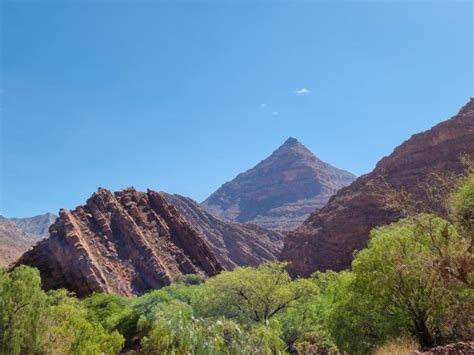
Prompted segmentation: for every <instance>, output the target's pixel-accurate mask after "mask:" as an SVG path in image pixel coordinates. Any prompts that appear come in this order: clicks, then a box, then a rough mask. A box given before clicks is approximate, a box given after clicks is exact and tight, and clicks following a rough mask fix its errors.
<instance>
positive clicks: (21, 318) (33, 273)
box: [0, 266, 47, 354]
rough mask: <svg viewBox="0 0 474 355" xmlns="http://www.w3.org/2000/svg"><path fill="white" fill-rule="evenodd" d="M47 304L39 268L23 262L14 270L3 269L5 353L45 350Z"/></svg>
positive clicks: (0, 319) (0, 315)
mask: <svg viewBox="0 0 474 355" xmlns="http://www.w3.org/2000/svg"><path fill="white" fill-rule="evenodd" d="M46 305H47V296H46V294H45V293H44V292H43V291H42V290H41V279H40V275H39V272H38V270H36V269H32V268H30V267H26V266H19V267H17V268H16V269H15V270H13V271H12V272H11V273H7V272H6V271H4V270H1V271H0V336H1V346H2V347H1V351H0V352H1V353H2V354H20V353H29V354H35V353H39V352H41V350H42V347H43V342H42V340H43V335H44V332H45V329H46V328H45V326H44V325H45V317H46V314H45V313H46V310H45V308H46Z"/></svg>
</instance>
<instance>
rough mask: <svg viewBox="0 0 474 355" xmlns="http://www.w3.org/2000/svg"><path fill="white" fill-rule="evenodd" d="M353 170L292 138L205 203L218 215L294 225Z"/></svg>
mask: <svg viewBox="0 0 474 355" xmlns="http://www.w3.org/2000/svg"><path fill="white" fill-rule="evenodd" d="M354 179H355V176H354V175H353V174H351V173H349V172H347V171H345V170H341V169H337V168H335V167H333V166H331V165H329V164H328V163H325V162H323V161H321V160H320V159H319V158H317V157H316V156H315V155H314V154H313V153H312V152H311V151H310V150H309V149H308V148H306V147H305V146H304V145H303V144H301V143H300V142H299V141H298V140H297V139H295V138H288V139H287V140H286V141H285V143H283V144H282V145H281V146H280V147H279V148H278V149H277V150H275V151H274V152H273V153H272V154H271V155H270V156H269V157H268V158H266V159H265V160H263V161H261V162H260V163H258V164H257V165H256V166H255V167H253V168H252V169H250V170H247V171H246V172H244V173H242V174H239V175H238V176H237V177H236V178H235V179H233V180H232V181H230V182H227V183H225V184H224V185H222V186H221V187H220V188H219V189H218V190H217V191H216V192H214V193H213V194H212V195H211V196H209V197H208V198H207V199H206V200H205V201H204V202H203V203H202V205H203V206H204V208H205V209H207V211H208V212H210V213H211V214H214V215H215V216H217V217H221V218H224V219H227V220H231V221H235V222H240V223H254V224H257V225H260V226H262V227H265V228H269V229H274V230H291V229H294V228H296V227H297V226H299V225H300V224H301V223H302V222H303V221H304V220H305V219H306V218H307V217H308V216H309V214H310V213H312V212H314V210H315V209H318V208H321V207H322V206H324V204H325V203H326V202H327V200H328V199H329V197H331V196H332V195H333V194H334V193H335V192H336V191H337V190H339V189H340V188H341V187H343V186H347V185H349V184H350V183H351V182H352V181H354Z"/></svg>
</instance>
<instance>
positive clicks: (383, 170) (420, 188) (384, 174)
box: [280, 99, 474, 276]
mask: <svg viewBox="0 0 474 355" xmlns="http://www.w3.org/2000/svg"><path fill="white" fill-rule="evenodd" d="M463 154H470V155H473V154H474V99H471V101H470V102H469V103H468V104H467V105H466V106H464V107H463V108H462V109H461V111H460V112H459V114H458V115H456V116H455V117H453V118H451V119H449V120H447V121H445V122H442V123H440V124H438V125H437V126H435V127H433V128H431V129H430V130H428V131H426V132H423V133H419V134H416V135H414V136H412V137H411V138H410V139H409V140H407V141H406V142H404V143H403V144H402V145H400V146H399V147H397V148H396V149H395V150H394V152H393V153H392V154H391V155H390V156H389V157H386V158H383V159H382V160H381V161H380V162H379V163H378V164H377V166H376V168H375V169H374V170H373V171H372V172H371V173H369V174H367V175H364V176H361V177H360V178H358V179H357V180H356V181H355V182H354V183H352V185H350V186H349V187H345V188H342V189H341V190H339V192H338V193H337V194H336V195H334V196H333V197H332V198H331V199H330V200H329V202H328V203H327V205H326V206H325V207H323V208H322V209H321V210H319V211H317V212H315V213H313V214H312V215H311V216H310V217H309V218H308V219H307V220H306V221H305V222H304V224H303V225H301V226H300V227H299V228H298V229H296V230H295V231H294V232H290V233H288V236H287V238H286V239H285V246H284V248H283V250H282V253H281V255H280V259H281V260H287V261H289V262H290V266H289V269H290V272H291V273H292V274H293V275H302V276H307V275H309V274H311V273H312V272H314V271H316V270H326V269H333V270H341V269H346V268H348V267H350V264H351V261H352V258H353V253H354V251H355V250H360V249H362V248H364V247H366V245H367V241H368V237H369V232H370V230H371V229H372V228H373V227H375V226H380V225H384V224H388V223H391V222H394V221H396V220H397V219H399V218H400V213H399V211H397V210H395V209H392V208H389V207H388V206H387V204H386V201H385V200H384V196H383V194H381V193H380V192H383V189H384V187H385V186H390V187H391V188H393V189H394V191H405V192H407V193H409V194H411V196H412V199H413V200H415V201H423V202H425V204H429V208H430V210H433V211H436V212H439V213H443V211H444V209H443V206H442V202H443V199H438V200H436V201H435V200H433V199H431V198H430V196H429V194H428V193H427V187H436V185H437V184H438V183H439V179H437V178H436V177H435V176H436V175H438V176H447V175H449V174H461V173H462V172H463V171H464V170H465V165H464V164H463V163H462V162H461V156H462V155H463ZM442 197H443V196H442ZM444 198H446V196H444Z"/></svg>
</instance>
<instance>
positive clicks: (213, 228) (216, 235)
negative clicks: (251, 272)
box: [165, 194, 284, 269]
mask: <svg viewBox="0 0 474 355" xmlns="http://www.w3.org/2000/svg"><path fill="white" fill-rule="evenodd" d="M165 196H166V199H167V200H168V201H169V202H170V203H171V204H173V206H175V207H176V209H178V210H179V212H180V213H181V214H182V215H183V216H185V217H186V219H187V220H188V221H189V222H190V223H191V224H192V225H193V227H194V228H196V229H197V230H198V231H199V232H201V233H202V235H203V236H204V237H205V238H206V241H207V242H208V244H209V246H210V247H211V249H212V250H213V252H214V254H215V255H216V257H217V259H218V260H219V262H220V263H221V264H222V265H223V266H224V267H225V268H226V269H233V268H234V267H236V266H255V265H258V264H260V263H262V262H265V261H273V260H275V259H276V258H277V256H278V255H279V254H280V251H281V248H282V247H283V238H284V235H283V234H282V233H279V232H275V231H270V230H266V229H264V228H261V227H259V226H257V225H252V224H239V223H233V222H229V221H224V220H221V219H219V218H216V217H214V216H212V215H211V214H209V213H208V212H206V211H205V210H204V209H203V207H202V206H200V205H199V204H198V203H197V202H195V201H193V200H192V199H190V198H187V197H184V196H180V195H169V194H165Z"/></svg>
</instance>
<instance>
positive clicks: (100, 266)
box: [15, 188, 222, 296]
mask: <svg viewBox="0 0 474 355" xmlns="http://www.w3.org/2000/svg"><path fill="white" fill-rule="evenodd" d="M49 231H50V237H49V238H48V239H45V240H43V241H41V242H39V243H38V244H36V245H35V246H34V247H32V248H31V249H30V250H29V251H27V252H26V253H25V254H24V255H22V256H21V258H20V259H19V260H18V261H17V262H16V263H15V266H17V265H20V264H25V265H30V266H34V267H37V268H38V269H39V270H40V273H41V276H42V282H43V287H44V288H45V289H55V288H60V287H64V288H67V289H69V290H71V291H74V292H76V293H77V295H79V296H86V295H88V294H91V293H92V292H107V293H115V294H120V295H139V294H143V293H144V292H146V291H148V290H149V289H153V288H160V287H163V286H166V285H168V284H170V283H171V282H172V281H173V280H174V278H175V277H176V276H178V275H180V274H190V273H195V274H201V275H208V276H210V275H214V274H216V273H217V272H218V271H220V270H221V269H222V266H221V265H220V263H219V262H218V261H217V259H216V257H215V256H214V254H213V253H212V251H211V250H210V248H209V246H208V244H207V243H206V241H205V239H204V238H203V236H202V235H201V234H200V233H199V232H197V231H196V230H195V229H194V228H193V227H192V226H191V225H190V224H189V223H188V222H187V221H186V219H185V218H184V217H183V216H182V215H181V214H180V213H179V212H178V211H177V209H176V208H174V207H173V206H172V205H170V204H169V203H168V202H167V200H166V198H165V197H164V195H163V194H161V193H158V192H155V191H151V190H148V191H147V192H146V193H144V192H138V191H136V190H134V189H133V188H129V189H125V190H123V191H119V192H116V193H112V192H110V191H109V190H106V189H103V188H99V189H98V191H97V192H96V193H94V194H93V195H92V197H91V198H89V199H88V200H87V203H86V204H85V205H83V206H79V207H77V208H76V209H74V210H73V211H68V210H65V209H62V210H61V211H60V213H59V218H58V219H57V220H56V222H55V223H54V224H53V225H52V226H51V227H50V229H49Z"/></svg>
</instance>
